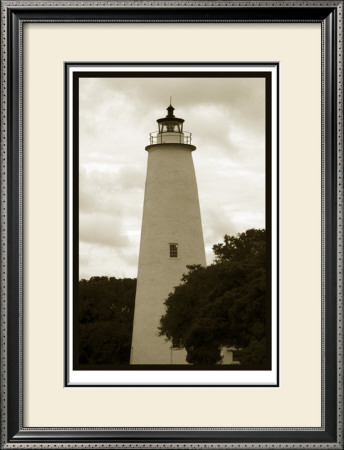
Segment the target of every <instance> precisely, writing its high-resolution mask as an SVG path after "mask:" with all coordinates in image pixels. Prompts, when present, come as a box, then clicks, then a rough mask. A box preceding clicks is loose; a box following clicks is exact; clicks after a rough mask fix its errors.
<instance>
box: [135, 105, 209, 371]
mask: <svg viewBox="0 0 344 450" xmlns="http://www.w3.org/2000/svg"><path fill="white" fill-rule="evenodd" d="M157 122H158V131H157V132H154V133H151V134H150V145H148V146H147V147H146V151H147V152H148V164H147V176H146V186H145V196H144V206H143V217H142V229H141V243H140V256H139V264H138V275H137V288H136V298H135V311H134V326H133V338H132V348H131V357H130V364H146V365H149V364H164V365H170V364H187V362H186V359H185V356H186V352H185V350H181V351H176V350H174V349H173V348H172V347H171V343H170V342H166V340H165V338H164V337H161V336H159V330H158V327H159V325H160V318H161V316H162V315H163V314H165V305H164V300H165V299H166V298H167V297H168V294H169V293H170V292H172V291H173V288H174V287H175V286H177V285H178V284H180V280H181V277H182V275H183V273H186V272H187V268H186V266H187V265H192V264H201V265H203V266H205V265H206V260H205V250H204V240H203V232H202V222H201V214H200V207H199V200H198V190H197V183H196V176H195V170H194V165H193V159H192V152H193V151H194V150H196V147H195V146H194V145H192V144H191V133H189V132H186V131H184V130H183V125H184V119H180V118H177V117H175V115H174V108H173V106H172V105H171V104H170V105H169V107H168V108H167V115H166V117H164V118H162V119H158V120H157Z"/></svg>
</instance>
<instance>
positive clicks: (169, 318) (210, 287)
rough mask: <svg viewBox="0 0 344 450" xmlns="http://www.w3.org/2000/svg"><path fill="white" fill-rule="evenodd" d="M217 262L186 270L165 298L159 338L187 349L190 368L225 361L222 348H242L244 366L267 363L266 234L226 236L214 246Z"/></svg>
mask: <svg viewBox="0 0 344 450" xmlns="http://www.w3.org/2000/svg"><path fill="white" fill-rule="evenodd" d="M213 250H214V253H215V255H216V259H215V263H214V264H212V265H210V266H208V267H201V266H199V265H194V266H188V267H187V268H188V272H187V273H186V274H184V275H183V277H182V283H181V284H180V285H179V286H177V287H176V288H175V290H174V291H173V292H172V293H171V294H170V295H169V296H168V298H167V299H166V300H165V305H166V314H165V315H164V316H162V318H161V322H160V328H159V331H160V335H164V336H165V337H166V338H167V339H168V340H170V341H171V342H172V345H173V346H174V347H178V348H182V347H185V349H186V350H187V361H188V362H189V363H192V364H216V363H220V362H221V354H220V352H221V347H224V346H228V347H235V348H237V349H240V352H238V356H240V358H241V363H242V364H249V365H261V364H264V363H265V360H266V347H265V334H266V331H265V330H266V329H265V316H266V254H265V253H266V252H265V230H254V229H251V230H247V231H246V232H245V233H241V234H239V235H237V236H227V235H226V236H225V238H224V243H220V244H217V245H214V247H213Z"/></svg>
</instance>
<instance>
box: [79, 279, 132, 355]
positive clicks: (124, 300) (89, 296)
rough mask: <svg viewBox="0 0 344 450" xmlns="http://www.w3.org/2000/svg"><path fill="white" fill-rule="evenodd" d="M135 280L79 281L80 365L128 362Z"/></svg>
mask: <svg viewBox="0 0 344 450" xmlns="http://www.w3.org/2000/svg"><path fill="white" fill-rule="evenodd" d="M135 291H136V280H135V279H130V278H124V279H116V278H114V277H110V278H109V277H92V278H90V279H89V280H80V281H79V294H78V322H79V329H78V336H79V363H80V364H129V359H130V348H131V337H132V327H133V314H134V303H135Z"/></svg>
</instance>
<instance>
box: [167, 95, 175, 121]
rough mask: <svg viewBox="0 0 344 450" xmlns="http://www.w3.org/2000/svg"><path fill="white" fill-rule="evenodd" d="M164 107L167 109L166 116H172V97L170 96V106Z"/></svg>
mask: <svg viewBox="0 0 344 450" xmlns="http://www.w3.org/2000/svg"><path fill="white" fill-rule="evenodd" d="M166 109H167V111H168V114H167V116H166V117H174V114H173V111H174V108H173V106H172V97H170V106H169V107H168V108H166Z"/></svg>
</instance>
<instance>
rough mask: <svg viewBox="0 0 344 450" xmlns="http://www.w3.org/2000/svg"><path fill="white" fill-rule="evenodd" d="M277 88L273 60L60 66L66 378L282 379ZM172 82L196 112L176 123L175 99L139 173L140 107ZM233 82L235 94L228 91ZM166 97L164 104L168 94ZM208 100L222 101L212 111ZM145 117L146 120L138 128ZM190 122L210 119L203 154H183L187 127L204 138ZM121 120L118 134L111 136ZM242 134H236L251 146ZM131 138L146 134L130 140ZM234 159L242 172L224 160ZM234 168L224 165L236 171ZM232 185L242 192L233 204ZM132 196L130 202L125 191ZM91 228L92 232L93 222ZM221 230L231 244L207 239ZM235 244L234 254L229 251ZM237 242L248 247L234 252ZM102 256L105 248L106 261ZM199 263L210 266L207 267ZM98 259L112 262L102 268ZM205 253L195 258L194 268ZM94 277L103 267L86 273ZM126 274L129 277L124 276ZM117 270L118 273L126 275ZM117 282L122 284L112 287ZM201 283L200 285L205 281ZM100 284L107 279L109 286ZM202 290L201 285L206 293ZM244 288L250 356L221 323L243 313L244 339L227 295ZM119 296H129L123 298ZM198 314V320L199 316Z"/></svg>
mask: <svg viewBox="0 0 344 450" xmlns="http://www.w3.org/2000/svg"><path fill="white" fill-rule="evenodd" d="M277 84H278V65H277V64H267V63H265V64H260V65H258V64H250V65H249V64H246V65H244V66H239V65H233V64H232V65H228V64H227V65H225V64H214V65H211V64H208V65H204V64H203V65H201V64H194V65H192V64H189V65H186V64H175V65H170V64H164V65H157V64H147V63H146V64H145V65H137V64H136V65H135V64H132V65H125V64H117V65H111V64H108V65H105V64H82V65H81V64H73V63H72V64H69V63H67V64H66V102H65V104H66V108H67V111H66V118H67V127H66V128H67V130H68V132H67V136H66V140H67V142H68V144H67V148H66V150H67V151H66V157H65V160H66V165H67V168H66V173H67V177H66V178H67V180H68V186H67V198H68V201H67V205H66V241H67V243H68V248H67V251H66V268H67V275H66V279H67V280H68V282H67V286H66V289H67V292H68V295H67V298H66V300H67V301H66V312H67V317H66V319H67V320H66V331H67V338H66V340H67V348H68V351H67V354H66V355H65V356H66V384H67V385H69V386H72V385H79V384H81V385H83V386H85V385H87V384H88V385H92V386H93V385H98V384H99V385H102V386H104V385H122V386H126V385H148V386H152V385H157V386H162V385H166V386H173V385H176V386H183V385H186V386H202V385H214V386H220V385H226V386H229V385H231V384H233V385H236V386H238V385H249V386H252V385H263V386H276V385H278V360H277V356H278V355H277V352H278V331H277V328H278V318H277V308H278V270H277V265H278V263H277V254H278V249H277V221H278V212H277V209H278V201H277V195H276V193H277V192H278V186H277V179H278V168H277V160H278V143H277V130H278V127H277V110H278V106H277V105H278V96H277ZM149 89H151V90H152V94H151V95H148V92H149ZM166 90H170V91H173V93H174V99H175V100H174V104H175V102H176V101H178V99H179V103H180V109H181V111H183V109H182V108H183V106H182V105H183V104H185V105H186V106H185V107H184V109H185V108H186V112H185V114H187V111H188V108H187V106H188V104H189V103H190V104H192V102H193V103H194V104H193V105H192V108H191V110H190V113H189V114H190V115H191V114H193V115H194V117H195V119H194V120H193V121H192V122H191V123H190V125H189V126H191V128H192V129H193V133H191V132H188V131H186V130H185V126H184V119H181V118H178V117H177V116H176V114H177V113H175V111H174V107H173V106H172V104H170V106H168V113H167V115H166V117H163V118H161V119H158V127H159V130H158V131H157V132H152V133H150V135H149V140H148V139H146V140H147V144H148V146H145V148H146V151H147V153H148V164H147V175H146V181H145V180H144V175H145V171H146V161H145V156H146V155H144V154H143V155H142V156H141V155H140V154H139V152H138V148H139V147H140V142H139V141H140V140H141V139H142V141H144V138H143V129H144V125H143V115H144V113H146V116H147V117H148V111H149V110H154V109H155V107H154V106H153V105H151V106H148V105H149V101H150V100H151V99H152V98H153V96H155V97H158V94H157V92H158V91H160V92H161V94H160V95H161V96H162V95H163V92H166ZM133 91H134V92H135V95H134V96H133V95H132V92H133ZM238 91H242V92H243V94H241V95H240V96H238V97H236V95H237V92H238ZM105 92H106V93H107V94H106V95H104V93H105ZM183 92H184V94H183ZM119 95H120V96H121V97H122V98H123V96H125V98H126V100H125V102H124V103H125V105H126V108H128V113H127V114H124V112H123V113H122V114H121V118H122V119H121V121H124V120H125V124H124V123H120V121H119V120H118V119H117V118H116V113H115V116H114V115H113V113H110V112H109V109H110V110H111V109H112V108H113V105H114V104H116V102H117V101H119V100H116V98H117V97H118V96H119ZM95 97H97V98H99V97H101V98H102V99H103V100H101V101H100V102H99V106H98V110H97V111H98V112H95V103H94V100H92V99H94V98H95ZM224 97H225V98H226V100H225V99H224ZM236 98H238V100H236ZM130 99H132V100H131V101H132V105H131V106H129V101H130ZM169 100H170V102H171V103H172V98H170V99H169ZM151 101H152V100H151ZM237 102H238V103H239V104H238V105H237V106H236V103H237ZM209 103H210V104H211V105H214V104H217V106H216V109H217V110H218V111H219V112H218V113H217V114H215V112H214V110H213V109H214V106H210V107H209V106H208V105H209ZM121 108H122V110H123V105H122V106H121ZM141 108H143V110H142V112H140V114H138V111H141ZM115 109H116V108H115ZM189 109H190V107H189ZM242 110H245V113H243V112H242ZM101 111H104V112H103V114H102V112H101ZM129 111H131V112H130V113H129ZM135 111H137V113H135ZM114 112H115V110H114ZM136 114H138V115H137V116H136ZM102 116H103V118H102V119H100V117H102ZM243 117H244V118H243ZM117 120H118V125H116V121H117ZM107 121H108V123H107V124H106V122H107ZM226 122H228V123H232V125H231V128H233V131H232V132H231V134H230V136H229V137H227V134H228V127H229V125H228V127H225V129H224V130H223V131H222V126H218V124H220V123H226ZM98 123H99V126H98V125H97V124H98ZM149 125H150V124H149V122H147V124H146V129H149ZM198 127H199V128H200V129H201V128H206V129H207V130H208V132H207V133H209V135H210V138H207V133H206V134H205V136H204V145H203V146H202V147H203V151H202V153H201V154H200V155H199V157H198V158H197V156H196V155H195V156H194V157H193V156H192V154H191V152H192V153H193V152H195V150H196V146H195V145H194V144H195V139H193V136H197V135H198V136H201V133H200V132H199V133H197V128H198ZM90 129H92V130H93V132H92V134H93V136H92V137H91V138H90V137H89V130H90ZM107 129H110V130H112V131H111V134H112V137H110V136H109V137H106V136H108V133H107V132H106V130H107ZM115 129H116V131H115ZM121 130H125V132H124V134H123V135H121V137H120V138H119V136H120V134H121ZM141 130H142V132H141ZM171 130H172V131H171ZM234 130H236V131H234ZM239 130H244V132H245V136H246V138H245V139H246V141H245V142H243V138H242V137H240V133H242V132H243V131H241V132H240V131H239ZM251 130H252V131H251ZM136 134H137V135H138V136H140V139H139V138H137V139H135V135H136ZM214 134H215V135H216V140H215V143H214ZM221 135H222V136H223V137H222V138H221ZM141 136H142V138H141ZM221 139H223V143H221ZM236 139H239V140H240V141H241V143H240V145H237V144H236ZM169 140H171V142H169ZM95 147H97V148H98V150H97V153H96V160H94V156H93V155H94V153H93V152H94V148H95ZM229 149H230V150H229ZM160 152H161V155H160ZM176 152H177V153H176ZM180 152H182V153H180ZM221 152H222V153H221ZM236 152H238V153H237V155H236ZM170 154H171V156H169V155H170ZM216 154H217V155H218V156H216V157H215V155H216ZM178 161H180V162H179V163H178ZM193 161H194V164H193ZM233 164H234V166H236V165H238V166H240V169H231V166H233ZM194 165H195V167H194ZM155 167H157V169H155ZM224 168H226V169H225V170H224ZM194 172H196V175H197V181H196V176H195V175H194ZM228 172H230V173H232V175H231V176H230V177H229V176H228ZM131 173H134V174H135V178H136V180H137V182H136V185H134V184H133V181H130V182H129V179H130V178H131V175H130V174H131ZM235 173H237V175H236V176H235ZM209 174H211V175H210V176H209ZM160 175H161V179H160V181H158V180H159V176H160ZM99 176H100V178H101V180H102V181H101V186H99V184H98V182H97V179H98V177H99ZM106 177H108V181H107V182H105V179H106ZM235 178H237V179H235ZM215 180H217V181H216V182H215ZM128 182H129V185H128ZM212 187H213V188H212ZM143 189H145V195H144V205H142V199H143ZM231 190H232V191H235V192H237V193H236V194H235V196H234V197H233V199H232V200H231V202H230V203H231V204H232V206H231V210H230V211H228V204H229V197H228V196H229V194H228V191H231ZM107 193H109V194H110V197H109V198H108V200H106V198H107ZM115 193H116V194H115ZM273 193H275V194H273ZM115 196H117V200H116V201H115ZM126 196H128V198H130V207H129V205H128V203H129V202H128V201H125V200H124V199H125V197H126ZM198 197H199V198H198ZM92 204H93V205H92ZM102 204H103V206H101V205H102ZM142 206H143V207H142ZM200 206H201V208H200ZM171 210H172V211H173V213H172V214H171ZM96 211H99V214H96ZM111 211H113V212H111ZM141 217H142V232H141V237H140V228H141ZM223 217H228V219H229V221H230V220H231V221H232V222H233V224H232V227H233V229H235V230H236V231H238V235H237V236H234V237H229V233H226V226H228V222H227V221H226V220H223ZM235 217H237V219H235ZM122 220H123V225H122V224H121V221H122ZM115 222H117V223H118V225H117V226H118V227H119V230H120V229H123V231H118V233H117V232H116V234H117V235H118V237H117V240H116V241H113V236H114V235H115V233H114V229H113V226H114V223H115ZM235 222H236V223H235ZM202 223H203V226H202ZM125 224H126V225H125ZM97 226H98V227H99V231H98V232H97V231H95V228H94V227H97ZM106 229H108V230H109V233H108V238H105V236H106V235H107V232H106ZM125 230H128V231H125ZM221 233H222V234H223V235H224V236H227V237H225V239H226V240H227V241H226V243H225V244H214V243H212V242H211V239H213V240H214V238H215V236H218V240H219V241H220V240H221V239H222V238H223V237H222V238H221ZM99 236H101V238H100V239H99V238H98V237H99ZM106 239H109V240H108V241H107V240H106ZM170 241H173V242H174V243H173V244H169V242H170ZM240 244H241V245H240ZM215 245H217V247H215ZM232 247H233V248H234V247H235V248H236V249H238V250H234V254H237V255H240V256H237V257H236V256H234V254H233V250H232V249H231V248H232ZM242 248H245V255H246V256H245V255H243V253H242V250H239V249H242ZM213 249H214V250H213ZM224 249H226V250H225V253H224V254H223V253H222V252H223V251H224ZM230 249H231V250H230ZM228 251H230V254H227V252H228ZM105 252H109V257H106V258H105V260H104V254H105ZM214 253H215V255H214ZM110 254H111V256H110ZM127 255H128V256H129V255H130V260H128V256H127ZM138 256H139V258H138ZM214 257H215V258H214ZM206 260H207V262H208V265H207V267H208V268H207V269H206V270H205V271H204V270H203V269H202V267H203V268H204V266H205V265H206ZM101 261H104V262H105V264H106V262H107V263H108V264H109V266H108V267H106V265H105V266H103V268H101V267H102V263H101ZM199 262H201V263H202V265H197V264H196V263H199ZM137 267H138V268H137ZM137 271H138V276H137V280H136V273H137ZM228 271H231V273H232V274H231V275H229V272H228ZM213 272H214V273H213ZM77 273H79V276H78V277H77V278H76V279H75V275H76V274H77ZM98 273H99V275H101V276H94V275H95V274H98ZM104 273H105V276H104ZM130 273H132V274H134V277H135V278H130V277H129V276H128V274H130ZM186 273H188V274H187V275H185V274H186ZM210 273H212V274H211V275H210ZM221 273H222V275H221ZM92 274H93V276H92ZM106 274H107V275H108V276H106ZM120 274H124V276H123V275H122V277H123V278H122V277H121V275H120ZM87 275H88V276H87ZM111 275H117V277H116V276H114V277H112V276H111ZM209 276H210V278H211V279H215V278H216V279H217V282H216V292H217V293H216V295H214V285H213V284H212V283H210V284H209V281H207V280H208V277H209ZM185 277H187V279H188V280H189V281H188V282H187V281H185V282H183V281H182V280H183V279H184V278H185ZM241 277H242V278H241ZM221 279H223V287H222V290H221V288H220V281H219V280H221ZM240 279H241V281H240ZM202 280H203V281H202ZM225 280H227V281H225ZM228 280H232V281H230V282H229V281H228ZM249 280H250V281H249ZM136 282H137V287H136V289H135V283H136ZM118 283H119V285H120V290H119V291H118V293H117V294H116V292H117V287H116V284H118ZM192 283H195V284H197V288H196V289H195V288H194V287H193V288H192V291H193V292H194V294H191V295H192V297H191V298H192V300H191V298H190V297H189V296H190V294H181V292H182V291H183V290H187V291H188V290H189V289H190V287H188V286H189V285H190V286H191V284H192ZM202 283H203V284H204V289H200V284H202ZM221 283H222V282H221ZM228 283H229V284H228ZM178 284H179V287H178V288H175V286H178ZM108 285H111V288H110V290H109V293H108V294H106V292H107V290H108V289H109V288H107V286H108ZM124 286H127V288H125V287H124ZM248 286H251V287H250V288H249V287H248ZM243 289H245V292H246V293H245V294H244V291H243ZM206 290H208V293H207V295H205V291H206ZM135 291H136V292H135ZM197 291H198V292H202V295H201V296H200V297H198V296H197V295H196V292H197ZM170 292H173V295H174V296H175V300H173V297H171V299H169V300H168V301H169V302H170V303H171V304H173V305H174V306H173V310H172V309H171V308H167V313H166V316H165V319H161V316H162V313H163V300H164V297H166V298H167V297H168V295H169V293H170ZM238 292H240V294H239V295H240V305H242V303H243V298H244V296H248V297H247V300H246V301H247V302H248V304H251V303H252V304H253V305H255V306H254V307H253V309H252V311H251V313H249V308H248V306H247V308H245V309H246V311H247V313H248V314H249V315H250V317H251V319H247V322H248V323H249V324H250V325H249V327H250V328H251V327H252V328H253V329H256V330H257V333H255V334H254V335H252V337H250V338H249V339H250V340H252V343H251V347H254V348H255V350H254V351H253V353H255V354H257V356H255V355H253V353H252V351H251V352H250V351H249V350H247V351H246V353H243V354H242V357H241V356H239V355H241V352H240V350H235V346H237V345H238V344H237V343H238V341H237V339H238V338H239V332H238V329H237V331H236V333H235V335H234V336H233V337H231V336H230V335H228V330H229V329H231V328H233V327H237V325H235V323H236V322H240V323H242V331H241V332H240V333H241V334H242V335H243V339H244V341H245V340H247V331H246V330H245V326H244V321H243V319H240V317H238V316H242V309H243V308H242V306H241V307H240V308H239V309H238V304H237V302H236V300H235V298H236V296H237V295H238ZM98 293H99V294H100V293H101V294H100V297H98ZM121 293H122V294H121ZM250 293H251V294H250ZM123 295H125V296H126V297H125V298H126V300H120V298H122V297H121V296H123ZM129 295H130V296H129ZM185 295H186V296H187V298H185ZM251 295H253V297H250V296H251ZM177 297H178V298H180V300H179V301H180V302H181V304H182V305H183V307H181V309H180V311H182V315H181V317H179V316H178V315H177V316H176V309H175V308H176V306H175V305H176V302H177V301H178V300H176V299H177ZM106 298H107V300H106ZM249 298H251V300H249ZM122 302H124V303H122ZM225 304H226V305H227V306H225ZM186 305H188V308H189V309H186ZM193 305H194V306H193ZM216 305H218V306H216ZM230 305H232V306H230ZM209 308H211V312H210V310H209ZM225 308H231V310H232V312H231V313H229V312H228V315H229V316H231V319H230V321H231V323H232V325H229V322H228V321H227V320H226V319H225V318H222V319H221V316H222V314H223V310H224V309H225ZM216 309H217V312H216ZM106 311H108V312H109V314H110V316H108V315H107V312H106ZM171 314H172V316H171ZM185 315H187V316H188V319H187V320H185ZM98 316H100V317H101V320H100V319H98V318H97V317H98ZM170 317H173V320H172V321H171V318H170ZM206 317H208V318H209V320H208V322H207V323H205V320H206V319H205V318H206ZM216 317H217V318H216ZM235 317H238V318H237V319H235ZM252 317H255V320H254V321H253V320H252ZM160 320H165V322H162V323H165V324H166V325H165V327H166V330H167V331H166V332H165V335H163V336H159V335H158V329H159V322H160ZM228 320H229V319H228ZM192 321H193V323H194V324H193V325H191V322H192ZM200 321H201V322H202V323H204V325H202V326H199V322H200ZM222 322H223V325H222V327H223V336H222V337H221V336H220V334H221V332H220V329H221V325H220V323H222ZM183 323H184V324H185V325H184V327H185V337H182V338H181V341H182V343H184V342H186V348H185V349H183V348H182V345H179V346H177V345H175V347H174V348H173V346H171V342H168V341H167V342H166V335H168V334H169V333H170V330H171V329H172V330H174V331H172V333H175V332H176V331H177V330H178V333H180V331H181V329H182V327H183ZM212 323H213V324H214V328H213V329H212V328H211V327H212V325H211V324H212ZM253 323H254V324H255V325H253ZM114 324H116V325H114ZM125 324H127V325H125ZM171 326H172V328H171ZM111 330H112V331H111ZM123 330H126V336H127V338H126V339H125V338H124V331H123ZM191 330H192V331H191ZM225 330H227V331H225ZM203 333H204V334H203ZM248 334H249V335H250V336H251V334H250V333H248ZM211 335H213V338H212V339H210V336H211ZM200 336H202V338H200ZM215 336H216V337H215ZM164 337H165V339H164ZM205 337H206V340H204V339H205ZM110 339H111V345H110V347H111V348H112V351H110V352H109V349H108V347H109V345H108V342H109V340H110ZM231 339H232V340H231ZM199 340H201V342H202V344H201V343H199ZM215 340H216V342H218V344H217V345H215V344H214V341H215ZM170 341H172V340H171V339H170ZM244 341H243V342H244ZM97 343H98V344H97ZM209 343H210V345H209ZM225 344H226V345H227V347H225ZM195 346H196V347H197V348H198V350H197V351H196V350H195V349H194V347H195ZM257 346H258V347H260V351H258V350H257V349H256V347H257ZM247 347H248V349H249V348H250V345H247ZM115 349H116V350H115ZM250 354H251V356H250ZM258 354H259V356H258ZM234 355H235V356H234ZM235 358H236V359H235ZM238 358H239V360H238ZM240 358H241V359H240Z"/></svg>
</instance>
